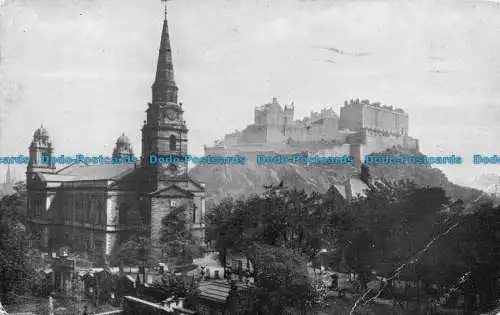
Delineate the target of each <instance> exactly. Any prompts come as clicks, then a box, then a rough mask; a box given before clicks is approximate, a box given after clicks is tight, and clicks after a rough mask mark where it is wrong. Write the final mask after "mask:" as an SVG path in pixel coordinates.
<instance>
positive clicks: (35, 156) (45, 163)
mask: <svg viewBox="0 0 500 315" xmlns="http://www.w3.org/2000/svg"><path fill="white" fill-rule="evenodd" d="M53 151H54V149H53V147H52V141H51V140H50V135H49V133H48V132H47V129H45V128H44V127H43V126H40V128H38V129H37V130H36V131H35V133H34V134H33V141H31V145H30V149H29V155H30V161H29V163H28V168H27V172H26V175H27V176H28V179H31V176H32V175H33V173H35V172H40V173H53V172H54V170H55V168H56V166H55V164H54V163H53V161H52V153H53Z"/></svg>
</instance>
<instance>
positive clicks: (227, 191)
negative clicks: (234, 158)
mask: <svg viewBox="0 0 500 315" xmlns="http://www.w3.org/2000/svg"><path fill="white" fill-rule="evenodd" d="M383 154H393V155H396V154H408V152H404V151H401V150H395V149H392V150H388V151H386V152H384V153H383ZM370 172H371V174H372V177H373V178H374V179H377V178H378V179H380V178H385V179H389V180H404V179H410V180H413V181H415V182H416V183H417V184H418V185H420V186H428V187H442V188H444V189H445V190H446V192H447V194H448V195H449V197H451V198H461V199H462V200H464V201H465V202H469V201H471V200H473V199H475V198H477V197H478V196H480V195H481V194H482V192H481V191H480V190H477V189H473V188H468V187H462V186H459V185H455V184H453V183H451V182H450V181H449V180H448V179H447V177H446V176H445V174H444V173H443V172H442V171H440V170H439V169H436V168H433V167H431V166H429V165H376V166H370ZM357 173H358V170H357V169H356V168H354V167H353V166H348V165H316V166H305V165H300V164H298V165H286V164H281V165H257V163H256V162H255V160H253V159H251V158H249V159H248V160H247V163H246V164H245V165H199V166H196V167H195V168H193V169H192V170H191V172H190V174H191V176H192V177H193V178H194V179H197V180H200V181H204V182H206V183H207V184H206V188H207V201H208V205H210V204H211V203H214V202H218V201H220V200H221V199H222V198H224V197H227V196H233V197H236V198H238V197H243V196H248V195H250V194H252V193H261V192H263V190H264V188H263V186H264V185H269V184H277V183H279V182H280V181H281V180H282V181H283V183H284V185H285V186H286V187H295V188H297V189H304V190H305V191H306V192H312V191H316V192H320V193H324V192H326V191H327V190H328V189H329V188H330V187H331V185H333V184H342V183H343V181H344V180H345V179H347V178H348V177H349V176H351V175H354V174H357Z"/></svg>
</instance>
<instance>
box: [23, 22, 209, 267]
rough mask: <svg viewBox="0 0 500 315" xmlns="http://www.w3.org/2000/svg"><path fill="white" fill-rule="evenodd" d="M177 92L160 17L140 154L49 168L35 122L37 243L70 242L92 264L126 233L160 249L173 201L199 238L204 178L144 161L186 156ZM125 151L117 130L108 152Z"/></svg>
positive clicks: (127, 145) (32, 204)
mask: <svg viewBox="0 0 500 315" xmlns="http://www.w3.org/2000/svg"><path fill="white" fill-rule="evenodd" d="M177 96H178V87H177V84H176V82H175V78H174V67H173V61H172V48H171V45H170V39H169V31H168V23H167V17H166V15H165V19H164V21H163V29H162V33H161V42H160V49H159V57H158V64H157V69H156V77H155V79H154V83H153V85H152V101H151V102H150V103H148V106H147V109H146V120H145V121H144V125H143V126H142V129H141V132H142V150H141V154H142V155H141V156H142V157H146V158H145V159H142V160H141V162H137V163H123V164H86V163H83V162H80V163H74V164H70V165H66V166H65V167H62V168H57V167H56V165H55V164H54V163H53V162H50V163H46V161H53V160H54V159H53V154H54V146H53V144H52V142H51V138H50V135H49V132H48V131H47V130H46V129H45V128H44V127H43V126H41V127H40V128H38V129H37V130H36V131H35V132H34V135H33V140H32V142H31V145H30V147H29V157H30V162H29V164H28V167H27V172H26V183H27V190H28V203H27V207H28V209H27V214H28V219H29V222H30V227H31V229H32V231H34V232H35V233H36V235H37V236H38V239H39V241H40V246H41V248H43V249H44V250H45V251H46V252H49V253H54V252H56V253H57V252H59V251H61V250H63V249H65V248H70V249H71V250H73V251H77V252H84V253H87V254H88V257H89V259H90V260H91V261H94V262H95V263H97V264H102V263H105V262H106V260H107V259H108V258H109V256H110V255H111V252H112V250H113V248H114V247H115V246H117V245H118V244H120V243H121V242H124V241H126V240H127V239H129V238H130V237H132V236H145V237H149V238H150V239H151V243H152V248H154V249H155V250H158V251H161V249H160V248H161V247H160V246H159V245H160V244H159V240H160V233H161V228H162V227H161V221H162V218H163V217H165V215H166V214H168V213H169V211H170V210H171V209H173V208H175V207H178V206H181V205H184V206H185V208H186V211H187V215H186V217H187V218H188V221H189V228H190V229H191V231H192V234H193V235H194V237H195V238H196V239H197V240H198V241H199V242H201V243H203V242H204V223H203V221H204V220H203V218H204V215H205V185H204V183H201V182H197V181H195V180H192V179H191V178H190V177H189V174H188V165H187V162H181V163H176V164H169V165H166V164H152V163H150V161H149V159H148V158H147V157H148V156H151V155H156V156H180V157H183V156H186V155H187V149H188V128H187V124H186V121H185V120H184V119H183V113H184V109H183V106H182V103H181V102H178V100H177ZM133 154H134V152H133V149H132V146H131V142H130V140H129V139H128V138H127V137H126V136H125V135H124V134H122V135H121V136H120V137H119V138H118V139H117V141H116V146H115V148H114V150H113V152H112V156H113V157H114V158H126V157H132V156H133ZM138 160H139V159H138ZM158 254H160V255H161V254H162V253H161V252H159V253H158Z"/></svg>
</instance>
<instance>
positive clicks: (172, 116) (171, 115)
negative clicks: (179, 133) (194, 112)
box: [166, 109, 177, 120]
mask: <svg viewBox="0 0 500 315" xmlns="http://www.w3.org/2000/svg"><path fill="white" fill-rule="evenodd" d="M166 115H167V118H168V119H169V120H175V119H176V118H177V112H176V111H175V110H173V109H168V110H167V112H166Z"/></svg>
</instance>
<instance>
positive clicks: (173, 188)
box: [149, 179, 204, 197]
mask: <svg viewBox="0 0 500 315" xmlns="http://www.w3.org/2000/svg"><path fill="white" fill-rule="evenodd" d="M203 191H204V188H203V187H202V186H201V185H200V184H198V183H197V182H195V181H193V180H192V179H189V180H188V181H187V182H176V183H171V184H170V185H168V186H167V187H164V188H161V189H158V190H156V191H153V192H151V193H150V194H149V195H150V196H168V197H173V196H180V195H182V196H184V195H193V193H196V192H203Z"/></svg>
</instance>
